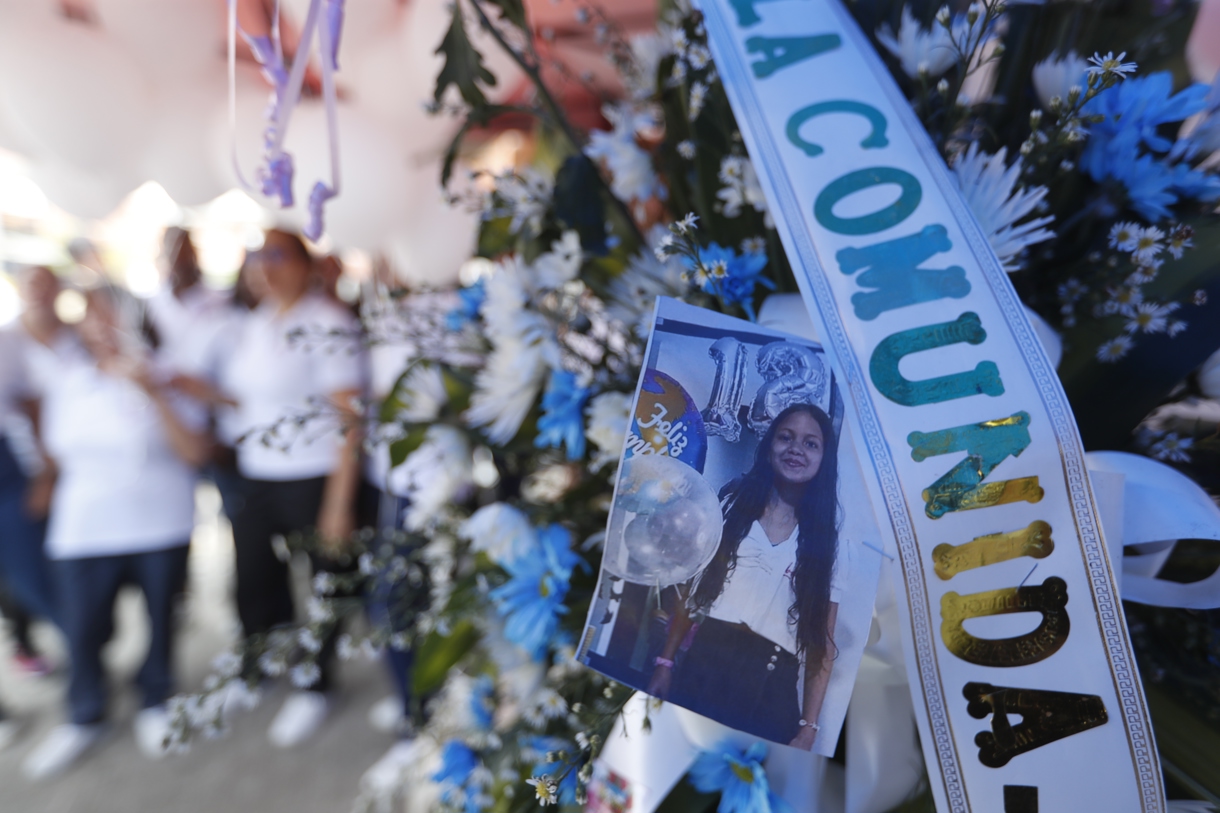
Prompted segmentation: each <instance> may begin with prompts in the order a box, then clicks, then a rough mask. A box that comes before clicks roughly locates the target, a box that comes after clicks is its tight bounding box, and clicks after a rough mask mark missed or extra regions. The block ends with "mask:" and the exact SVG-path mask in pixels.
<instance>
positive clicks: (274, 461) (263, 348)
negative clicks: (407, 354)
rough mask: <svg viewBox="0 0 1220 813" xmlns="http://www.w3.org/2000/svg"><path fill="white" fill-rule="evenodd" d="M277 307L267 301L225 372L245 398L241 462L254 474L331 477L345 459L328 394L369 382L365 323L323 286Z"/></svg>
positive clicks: (232, 391)
mask: <svg viewBox="0 0 1220 813" xmlns="http://www.w3.org/2000/svg"><path fill="white" fill-rule="evenodd" d="M277 309H278V306H277V305H276V304H274V303H271V302H267V303H264V304H263V305H260V306H259V307H258V308H256V309H255V310H254V311H253V312H252V313H251V314H250V315H249V317H247V318H246V319H245V320H244V325H242V335H241V341H240V343H239V344H238V349H237V351H236V352H235V353H234V354H233V356H232V358H231V359H230V360H229V363H228V364H227V366H226V369H225V371H224V373H223V375H222V379H221V388H222V389H223V390H224V391H225V392H226V393H228V394H229V395H231V396H232V397H233V398H234V399H235V400H236V401H237V402H238V407H237V410H236V415H235V416H234V421H233V427H234V429H235V430H238V431H239V432H240V434H242V435H244V438H243V440H242V442H241V443H239V444H238V446H237V466H238V469H240V470H241V473H242V474H243V475H245V476H246V477H249V478H251V479H254V480H273V481H286V480H307V479H310V478H313V477H323V476H325V475H327V474H329V473H330V472H331V471H332V470H333V469H334V468H335V465H336V464H337V463H338V460H339V449H340V447H341V445H342V433H341V432H340V429H341V424H340V422H339V420H338V417H337V414H336V412H335V407H334V406H333V405H331V404H330V403H329V400H328V399H329V397H330V396H331V395H333V394H334V393H336V392H342V391H345V390H362V389H363V388H364V383H365V378H366V376H365V363H366V362H365V353H364V352H363V349H362V347H361V342H360V340H359V337H358V335H357V330H358V328H359V322H357V320H356V318H355V317H354V316H353V315H352V314H351V313H350V312H349V311H347V310H346V309H344V308H342V307H340V306H339V305H337V304H335V303H334V302H332V301H331V300H329V299H327V298H326V297H325V296H323V295H322V294H318V293H308V294H306V295H305V296H304V297H302V298H301V299H300V301H298V302H297V303H296V304H295V305H293V306H292V308H290V309H289V310H288V311H287V312H284V313H278V312H277ZM294 334H295V336H294ZM273 430H274V431H273ZM264 441H266V442H264Z"/></svg>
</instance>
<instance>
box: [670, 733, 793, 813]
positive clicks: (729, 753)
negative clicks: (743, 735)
mask: <svg viewBox="0 0 1220 813" xmlns="http://www.w3.org/2000/svg"><path fill="white" fill-rule="evenodd" d="M766 758H767V746H766V745H765V744H764V743H761V742H756V743H754V744H753V745H751V746H750V747H749V748H747V749H745V750H744V751H743V750H741V749H740V748H738V747H737V746H735V745H733V744H732V743H731V742H722V743H720V744H719V745H717V746H716V747H715V748H713V749H712V750H710V751H704V752H703V753H701V754H700V755H699V757H698V758H697V759H696V760H695V764H694V765H692V766H691V769H690V774H689V776H690V781H691V784H692V785H694V786H695V789H696V790H698V791H700V792H702V793H717V792H719V793H720V806H719V807H717V808H716V809H717V811H718V813H789V811H790V810H791V808H790V807H789V805H788V803H787V802H785V801H784V800H783V799H780V798H779V797H778V796H776V795H775V794H774V793H772V792H771V788H770V785H769V784H768V783H767V772H766V771H765V770H764V769H763V766H762V761H763V760H764V759H766Z"/></svg>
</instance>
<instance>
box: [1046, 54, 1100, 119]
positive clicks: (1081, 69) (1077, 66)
mask: <svg viewBox="0 0 1220 813" xmlns="http://www.w3.org/2000/svg"><path fill="white" fill-rule="evenodd" d="M1088 73H1089V63H1088V62H1087V61H1086V60H1085V59H1084V57H1082V56H1080V54H1078V53H1076V52H1075V51H1068V52H1067V53H1066V54H1064V55H1062V56H1059V57H1055V56H1051V57H1048V58H1047V59H1044V60H1042V61H1041V62H1039V63H1038V64H1037V65H1034V71H1033V79H1034V90H1035V91H1036V92H1037V94H1038V99H1039V101H1041V102H1042V104H1043V106H1049V105H1050V103H1051V99H1053V98H1054V97H1056V96H1058V97H1059V98H1060V99H1063V100H1066V99H1067V97H1068V93H1069V92H1071V90H1072V88H1073V87H1078V88H1083V87H1085V86H1086V85H1087V84H1088Z"/></svg>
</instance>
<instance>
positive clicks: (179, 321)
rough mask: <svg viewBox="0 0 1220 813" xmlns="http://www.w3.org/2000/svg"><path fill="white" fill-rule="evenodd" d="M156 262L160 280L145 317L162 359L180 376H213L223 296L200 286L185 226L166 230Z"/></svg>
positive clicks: (189, 237)
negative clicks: (155, 332) (161, 281)
mask: <svg viewBox="0 0 1220 813" xmlns="http://www.w3.org/2000/svg"><path fill="white" fill-rule="evenodd" d="M157 264H158V267H159V268H160V270H161V276H162V279H163V282H164V284H163V285H162V287H161V289H160V290H158V291H157V293H155V294H153V295H152V296H151V297H149V299H148V317H149V319H150V320H151V322H152V324H153V327H155V328H156V331H157V338H158V340H159V342H160V348H159V351H160V357H161V363H162V364H164V365H165V366H166V367H168V368H170V369H172V370H173V371H174V372H175V373H178V374H183V375H188V376H195V377H203V378H205V379H207V378H211V377H212V376H213V375H214V370H213V369H211V367H212V363H211V362H212V356H213V355H214V348H213V345H214V343H215V342H216V341H217V340H218V337H219V335H220V334H219V328H220V327H221V323H222V322H223V319H222V316H223V314H222V311H223V310H224V308H225V305H226V304H227V303H226V299H227V298H226V296H225V295H224V293H222V292H220V291H213V290H212V289H210V288H208V287H207V286H206V285H204V284H203V272H202V271H200V269H199V260H198V255H197V254H196V252H195V244H194V242H193V241H192V240H191V234H190V232H188V231H187V230H186V229H182V228H179V227H177V226H170V227H169V228H167V229H166V230H165V233H164V235H162V238H161V255H160V257H159V258H158V263H157ZM213 383H214V380H213Z"/></svg>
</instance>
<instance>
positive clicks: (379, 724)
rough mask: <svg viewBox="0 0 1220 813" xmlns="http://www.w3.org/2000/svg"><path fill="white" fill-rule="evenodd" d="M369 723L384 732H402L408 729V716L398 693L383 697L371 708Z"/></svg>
mask: <svg viewBox="0 0 1220 813" xmlns="http://www.w3.org/2000/svg"><path fill="white" fill-rule="evenodd" d="M369 725H371V726H372V727H373V729H374V730H376V731H380V732H382V733H383V734H401V733H403V732H404V731H405V730H406V728H407V717H406V715H405V714H403V711H402V700H401V699H400V698H399V697H398V695H396V694H392V695H389V696H387V697H383V698H381V699H380V700H378V701H377V702H376V703H374V704H373V705H372V706H371V707H370V708H369Z"/></svg>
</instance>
